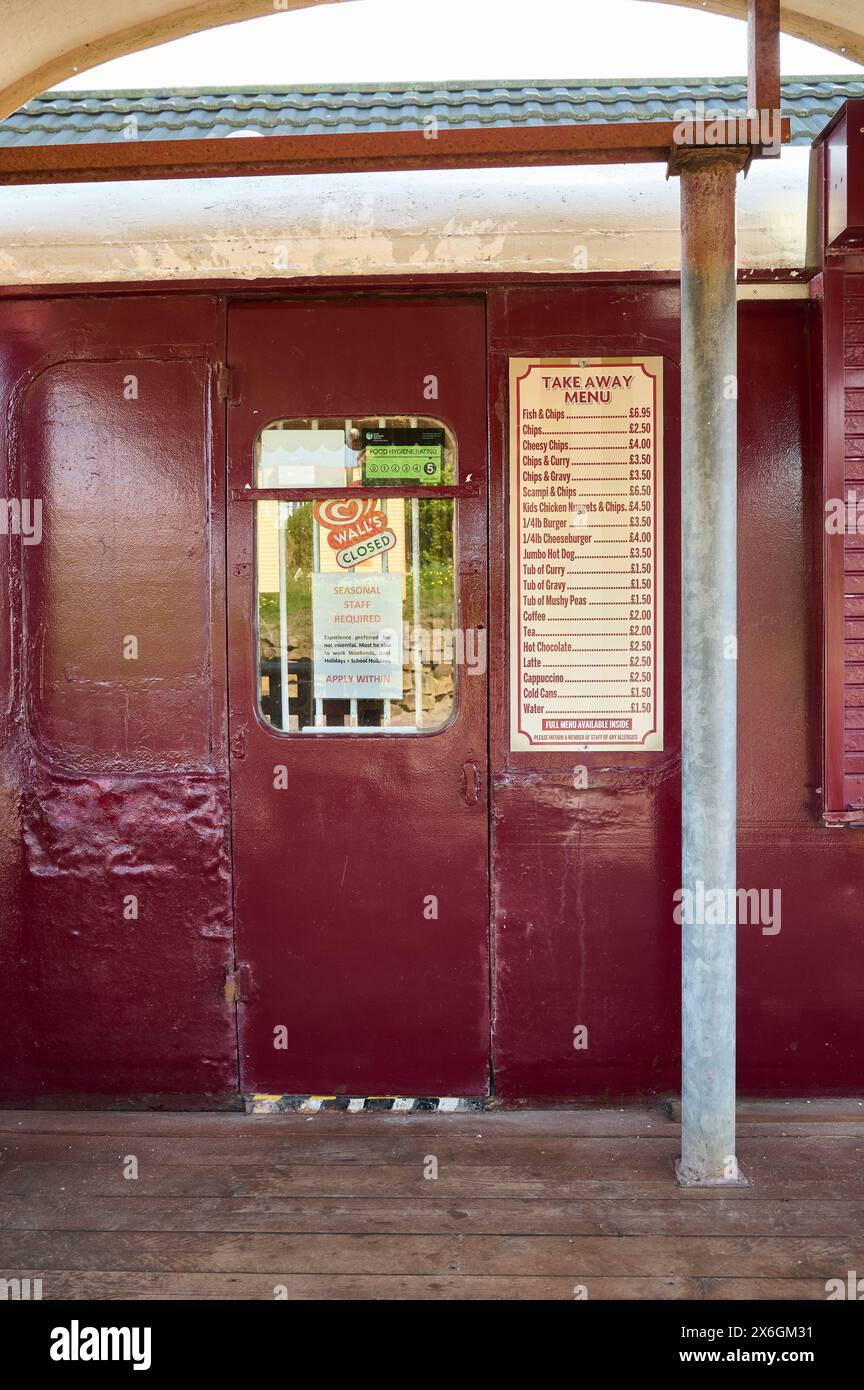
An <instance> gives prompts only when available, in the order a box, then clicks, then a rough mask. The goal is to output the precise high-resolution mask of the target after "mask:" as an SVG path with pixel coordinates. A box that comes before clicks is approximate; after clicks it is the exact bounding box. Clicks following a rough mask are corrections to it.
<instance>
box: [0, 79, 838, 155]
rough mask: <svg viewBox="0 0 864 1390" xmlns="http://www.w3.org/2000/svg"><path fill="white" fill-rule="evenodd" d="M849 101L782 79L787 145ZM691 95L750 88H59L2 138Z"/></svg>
mask: <svg viewBox="0 0 864 1390" xmlns="http://www.w3.org/2000/svg"><path fill="white" fill-rule="evenodd" d="M848 97H864V73H862V74H861V75H860V76H859V75H858V74H857V73H852V74H849V75H848V76H845V75H844V76H841V77H837V76H833V77H798V78H792V79H790V80H789V81H786V82H784V83H783V103H782V104H783V111H784V114H786V115H788V116H789V117H790V118H791V122H792V142H793V144H799V145H801V144H809V143H810V141H811V140H812V139H813V138H814V136H816V135H818V133H819V131H820V130H822V129H823V127H824V126H825V125H826V124H827V123H828V121H829V120H830V118H831V116H832V115H833V114H834V112H835V111H836V110H837V107H838V106H840V105H841V104H842V102H844V101H845V100H846V99H847V98H848ZM699 101H701V102H704V103H705V104H706V106H707V107H708V108H709V109H711V108H712V107H713V108H718V107H719V108H723V109H724V110H725V111H734V110H742V111H743V110H744V109H745V108H746V105H747V100H746V85H745V83H744V81H743V80H742V79H740V78H731V77H730V78H691V79H689V80H685V79H677V78H676V79H673V78H658V79H657V80H656V81H651V82H615V81H611V80H602V81H597V82H588V81H561V82H555V81H549V80H545V79H544V80H543V81H540V82H415V83H410V84H405V85H402V84H399V85H390V84H383V83H382V84H378V83H362V84H356V85H353V86H344V87H343V86H333V87H284V88H276V89H273V88H270V87H267V88H262V87H214V88H186V89H181V90H177V91H170V90H168V89H154V90H146V89H142V90H140V91H120V92H111V91H103V92H89V91H67V92H59V91H55V92H45V93H44V94H43V95H42V96H39V97H34V98H33V100H32V101H28V102H27V104H26V106H22V107H21V109H20V110H19V111H16V112H15V113H14V115H12V116H8V117H7V118H6V120H5V121H2V122H0V145H67V144H87V143H95V142H98V141H110V140H123V139H129V138H130V135H129V131H130V130H134V131H135V135H136V136H137V138H138V139H140V140H183V139H190V138H195V137H197V138H202V137H210V136H212V137H214V138H217V139H218V138H219V137H223V136H226V135H235V134H238V133H239V132H241V131H243V132H249V131H257V132H260V134H262V135H299V134H307V135H316V134H317V135H323V134H337V133H343V132H345V133H347V132H350V131H365V132H370V131H387V130H416V129H417V128H418V127H422V126H423V123H424V122H428V120H429V118H430V117H432V116H434V117H435V118H436V120H437V121H438V123H439V126H440V127H442V128H446V127H462V128H464V127H471V126H474V127H480V126H504V127H506V126H522V125H532V126H539V125H565V124H570V123H573V122H578V123H588V124H596V123H598V122H601V121H651V120H664V119H666V120H671V119H673V118H674V117H675V116H676V114H677V113H678V112H680V111H683V110H684V109H687V110H692V109H693V107H694V103H695V102H699ZM131 116H134V117H135V118H136V126H132V125H131V123H130V120H129V118H130V117H131Z"/></svg>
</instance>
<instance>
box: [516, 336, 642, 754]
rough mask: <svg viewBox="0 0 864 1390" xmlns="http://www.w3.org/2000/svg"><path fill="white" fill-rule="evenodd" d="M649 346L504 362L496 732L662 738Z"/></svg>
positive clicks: (613, 742)
mask: <svg viewBox="0 0 864 1390" xmlns="http://www.w3.org/2000/svg"><path fill="white" fill-rule="evenodd" d="M662 371H663V359H662V358H658V357H632V358H621V357H616V358H590V359H582V358H570V359H565V360H562V359H552V360H548V359H545V360H537V359H534V358H514V359H511V362H510V470H511V473H510V622H511V648H510V666H511V691H510V696H511V698H510V725H511V729H510V746H511V749H513V750H514V751H524V750H528V749H532V748H541V749H551V750H554V749H570V750H573V749H582V750H592V749H593V750H597V751H601V750H604V749H627V748H630V749H639V750H641V751H658V750H660V749H662V747H663V719H662V688H663V682H662V581H663V573H662V562H663V555H662V535H663V517H662V499H663V489H662V441H663V434H662V383H663V377H662Z"/></svg>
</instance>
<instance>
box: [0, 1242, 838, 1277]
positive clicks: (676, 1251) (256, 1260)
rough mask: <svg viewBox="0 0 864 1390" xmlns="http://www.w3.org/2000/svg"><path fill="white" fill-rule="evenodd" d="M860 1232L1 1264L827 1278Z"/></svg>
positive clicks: (284, 1248)
mask: <svg viewBox="0 0 864 1390" xmlns="http://www.w3.org/2000/svg"><path fill="white" fill-rule="evenodd" d="M860 1253H861V1242H860V1239H858V1238H857V1237H855V1236H835V1237H809V1238H807V1239H802V1238H800V1237H796V1236H787V1237H780V1236H762V1237H758V1238H751V1237H740V1236H738V1237H735V1238H733V1239H727V1238H725V1237H710V1238H697V1239H693V1238H690V1237H687V1236H678V1237H667V1236H650V1237H643V1236H627V1237H624V1238H616V1237H610V1236H605V1237H602V1236H601V1237H594V1236H505V1235H464V1236H462V1235H434V1236H425V1235H376V1234H373V1233H370V1234H368V1235H365V1236H363V1237H362V1238H360V1239H358V1238H357V1237H356V1236H353V1235H341V1234H336V1235H315V1236H308V1235H271V1234H264V1233H255V1234H249V1233H243V1234H239V1235H238V1234H232V1233H227V1232H220V1233H219V1234H216V1235H211V1234H202V1233H197V1232H196V1233H188V1232H179V1231H172V1232H159V1233H153V1232H149V1231H148V1232H129V1231H111V1232H101V1231H99V1232H96V1231H71V1232H67V1231H51V1232H44V1231H2V1232H0V1268H3V1269H9V1270H12V1271H16V1270H18V1269H21V1268H31V1267H33V1266H38V1267H39V1268H41V1269H45V1270H49V1269H66V1270H89V1271H91V1272H93V1271H99V1270H105V1269H117V1270H121V1269H122V1270H141V1271H149V1272H151V1273H156V1272H159V1271H168V1272H171V1271H173V1272H175V1273H181V1272H188V1273H193V1272H210V1273H233V1274H242V1273H248V1274H254V1273H257V1274H262V1273H270V1274H273V1275H274V1276H275V1275H279V1274H283V1275H287V1274H364V1275H365V1274H369V1275H381V1274H439V1275H440V1274H467V1275H510V1274H515V1275H519V1274H534V1275H538V1274H540V1275H561V1276H564V1277H566V1278H572V1279H575V1278H580V1277H581V1278H588V1277H590V1276H592V1275H598V1276H599V1275H605V1276H607V1277H610V1276H622V1277H628V1278H634V1277H637V1276H641V1275H646V1276H648V1275H653V1276H655V1277H678V1278H710V1277H711V1276H714V1275H717V1274H720V1273H722V1275H723V1276H724V1277H727V1278H733V1277H737V1278H745V1277H747V1278H777V1279H783V1278H794V1279H804V1278H821V1279H823V1281H824V1280H826V1279H830V1278H832V1277H834V1276H836V1275H837V1274H838V1273H839V1272H844V1273H845V1271H846V1270H848V1269H854V1268H856V1260H859V1259H860Z"/></svg>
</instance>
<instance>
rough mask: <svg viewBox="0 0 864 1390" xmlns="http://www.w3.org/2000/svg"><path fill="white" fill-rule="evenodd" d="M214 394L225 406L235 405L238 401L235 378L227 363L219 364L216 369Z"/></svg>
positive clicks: (231, 368)
mask: <svg viewBox="0 0 864 1390" xmlns="http://www.w3.org/2000/svg"><path fill="white" fill-rule="evenodd" d="M216 394H217V395H218V397H219V399H220V401H222V402H223V403H224V404H225V405H236V404H237V401H238V400H239V396H238V395H237V376H236V373H235V371H234V368H233V367H229V366H228V363H227V362H220V363H219V366H218V367H217V369H216Z"/></svg>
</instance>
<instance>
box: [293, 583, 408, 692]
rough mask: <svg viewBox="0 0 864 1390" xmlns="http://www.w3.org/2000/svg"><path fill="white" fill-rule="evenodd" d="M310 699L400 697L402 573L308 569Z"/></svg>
mask: <svg viewBox="0 0 864 1390" xmlns="http://www.w3.org/2000/svg"><path fill="white" fill-rule="evenodd" d="M312 662H313V694H314V697H315V699H316V700H339V699H349V700H353V699H358V698H359V699H367V700H401V699H402V575H401V574H357V573H356V572H355V573H353V574H313V575H312Z"/></svg>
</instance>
